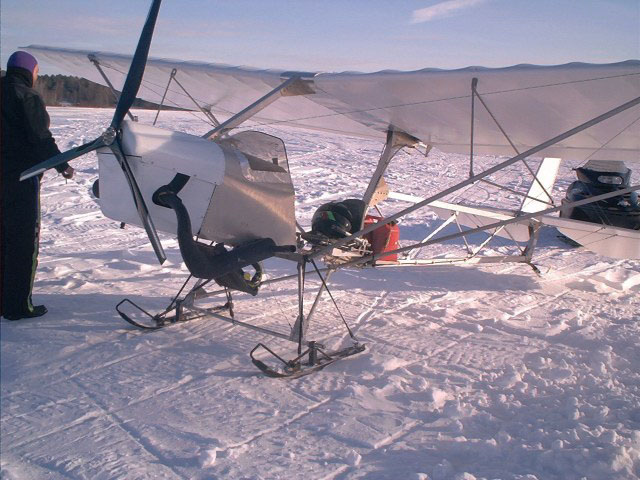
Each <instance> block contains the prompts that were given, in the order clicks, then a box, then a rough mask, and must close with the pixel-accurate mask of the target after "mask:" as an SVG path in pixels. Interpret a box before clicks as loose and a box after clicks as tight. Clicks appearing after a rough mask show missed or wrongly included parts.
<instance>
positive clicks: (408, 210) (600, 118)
mask: <svg viewBox="0 0 640 480" xmlns="http://www.w3.org/2000/svg"><path fill="white" fill-rule="evenodd" d="M638 104H640V97H636V98H634V99H633V100H631V101H629V102H627V103H624V104H622V105H620V106H618V107H616V108H614V109H612V110H609V111H608V112H605V113H603V114H602V115H599V116H597V117H595V118H592V119H591V120H589V121H587V122H585V123H583V124H581V125H578V126H577V127H574V128H572V129H571V130H567V131H566V132H564V133H561V134H560V135H557V136H555V137H553V138H551V139H549V140H547V141H546V142H543V143H541V144H540V145H538V146H535V147H532V148H530V149H529V150H527V151H525V152H522V153H521V154H519V155H516V156H515V157H512V158H510V159H509V160H506V161H504V162H502V163H499V164H498V165H495V166H494V167H491V168H488V169H487V170H485V171H484V172H482V173H479V174H478V175H475V176H473V177H471V178H468V179H467V180H465V181H463V182H460V183H458V184H456V185H454V186H452V187H449V188H446V189H444V190H442V191H441V192H439V193H436V194H435V195H432V196H431V197H429V198H426V199H425V200H423V201H421V202H419V203H417V204H415V205H413V206H411V207H409V208H405V209H404V210H401V211H400V212H398V213H395V214H393V215H391V216H390V217H387V218H384V219H382V220H380V221H379V222H378V223H374V224H371V225H370V226H368V227H366V228H364V229H362V230H360V231H359V232H356V233H354V234H353V235H350V236H348V237H345V238H342V239H340V240H337V241H336V242H334V243H332V244H330V245H327V246H326V247H325V248H322V249H320V250H318V251H317V252H315V253H313V254H311V255H310V257H309V258H310V259H312V258H316V257H319V256H322V255H326V254H327V253H328V252H330V251H331V250H333V249H334V248H335V247H339V246H342V245H344V244H346V243H348V242H350V241H352V240H353V239H354V238H359V237H362V236H363V235H366V234H367V233H369V232H372V231H373V230H375V229H377V228H380V227H381V226H383V225H386V224H388V223H391V222H393V221H395V220H397V219H398V218H400V217H402V216H404V215H406V214H408V213H411V212H413V211H415V210H418V209H420V208H422V207H424V206H426V205H428V204H429V203H431V202H433V201H435V200H439V199H441V198H443V197H446V196H447V195H449V194H451V193H453V192H455V191H457V190H460V189H461V188H463V187H466V186H467V185H470V184H472V183H475V182H477V181H478V180H481V179H483V178H484V177H488V176H489V175H491V174H493V173H495V172H497V171H499V170H502V169H503V168H505V167H508V166H509V165H512V164H514V163H516V162H519V161H520V160H522V159H523V158H526V157H529V156H531V155H533V154H535V153H538V152H539V151H541V150H544V149H545V148H548V147H550V146H552V145H554V144H556V143H558V142H561V141H562V140H564V139H566V138H569V137H571V136H573V135H575V134H576V133H580V132H581V131H583V130H586V129H587V128H589V127H592V126H593V125H596V124H598V123H600V122H603V121H605V120H607V119H608V118H611V117H613V116H615V115H617V114H619V113H621V112H624V111H625V110H628V109H629V108H632V107H635V106H636V105H638ZM630 191H631V190H630ZM618 195H620V193H618ZM614 196H615V195H614ZM607 198H609V197H607ZM587 203H589V202H587ZM560 208H561V207H555V208H553V209H550V210H547V211H545V212H543V213H548V212H555V211H557V210H560ZM535 216H536V215H528V214H527V215H523V216H520V217H518V218H519V219H525V218H533V217H535ZM509 223H513V222H509ZM494 226H500V225H494ZM403 251H404V250H403ZM388 254H389V253H387V254H386V255H388Z"/></svg>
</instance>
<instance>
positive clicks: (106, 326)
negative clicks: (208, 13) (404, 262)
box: [0, 108, 640, 480]
mask: <svg viewBox="0 0 640 480" xmlns="http://www.w3.org/2000/svg"><path fill="white" fill-rule="evenodd" d="M50 113H51V116H52V130H53V132H54V135H55V137H56V138H57V140H58V144H59V146H60V148H61V149H66V148H69V147H71V146H73V145H78V144H80V143H82V142H84V141H87V140H90V139H92V138H95V137H96V136H97V135H98V134H100V133H101V132H102V130H103V129H104V128H105V126H106V125H108V123H109V121H110V118H111V115H112V111H111V110H98V109H75V108H52V109H50ZM137 113H138V114H139V115H140V117H141V121H144V122H151V121H152V120H153V115H154V113H153V112H137ZM160 125H161V126H165V127H171V128H174V129H179V130H183V131H188V132H192V133H202V132H204V131H205V130H206V125H203V124H202V123H201V122H200V121H199V120H197V119H196V118H195V117H194V116H193V115H192V114H190V113H184V112H172V113H163V114H162V115H161V117H160ZM268 131H269V132H270V133H273V132H275V133H276V134H278V135H280V136H282V137H283V138H284V140H285V141H286V143H287V148H288V153H289V157H290V162H291V166H292V174H293V178H294V182H295V185H296V188H297V207H298V211H299V214H300V217H299V219H300V221H301V223H302V224H303V225H308V224H309V222H310V218H311V215H312V214H313V211H314V210H315V208H317V207H318V206H319V205H320V204H322V203H324V202H326V201H329V200H332V199H340V198H348V197H354V196H360V195H361V194H362V192H363V191H364V188H365V186H366V182H367V177H366V174H367V173H368V172H370V171H371V168H372V166H373V165H374V163H375V162H376V161H377V157H378V155H379V152H380V149H381V147H382V145H380V144H378V143H376V142H372V141H363V140H358V139H352V138H338V137H334V136H330V135H324V134H319V133H309V132H303V131H297V130H289V129H278V130H276V129H270V130H268ZM479 161H481V162H490V161H491V159H480V160H479ZM75 166H76V168H77V175H76V177H75V178H74V179H73V180H71V181H69V182H68V183H66V184H65V181H64V179H62V177H60V176H56V175H54V174H53V173H47V174H46V175H45V177H44V181H43V184H42V217H43V228H42V240H41V253H40V264H39V273H38V276H37V279H36V284H35V288H34V292H35V294H34V300H35V302H36V303H44V304H46V305H47V307H48V308H49V313H48V314H47V315H46V316H45V317H43V318H40V319H34V320H25V321H20V322H8V321H6V320H2V322H1V323H0V333H1V348H2V351H1V355H2V357H1V361H2V363H1V374H2V378H1V387H2V389H1V394H2V402H1V442H2V443H1V466H2V472H1V474H0V477H1V478H3V479H5V478H6V479H45V478H74V479H75V478H86V479H106V478H123V479H125V478H126V479H138V478H196V479H205V478H206V479H213V478H219V479H222V478H225V479H226V478H228V479H277V478H282V479H356V478H363V479H364V478H366V479H371V480H374V479H375V480H378V479H416V480H417V479H422V480H424V479H432V480H438V479H442V480H444V479H474V478H476V479H480V478H486V479H496V478H499V479H529V480H531V479H538V480H543V479H563V480H564V479H581V478H587V479H630V478H637V477H638V476H640V372H639V367H640V348H639V344H640V340H639V338H640V322H639V320H640V319H639V317H640V295H639V292H640V262H638V261H624V260H613V259H609V258H605V257H601V256H597V255H595V254H591V253H589V252H587V251H585V250H584V249H581V248H578V249H576V248H568V247H567V246H566V245H565V244H564V243H562V242H561V241H559V240H558V239H557V237H556V232H555V231H554V230H552V229H548V230H544V231H543V233H542V235H541V238H540V242H539V247H538V250H537V252H536V255H535V257H534V263H535V264H536V265H537V266H538V268H539V269H540V271H541V275H537V274H536V273H535V272H534V271H533V270H532V269H531V268H530V267H529V266H527V265H522V264H498V265H489V266H484V267H481V268H478V267H460V266H457V267H456V266H454V267H438V268H431V269H421V268H408V269H401V270H400V269H365V270H348V271H341V272H338V273H336V274H335V275H333V276H332V277H331V285H332V287H333V289H332V291H333V294H334V296H335V297H336V300H337V301H338V302H339V304H340V306H341V310H342V312H343V314H344V316H345V318H346V320H347V322H348V323H349V324H350V325H351V328H352V329H353V330H354V332H355V334H356V335H357V336H358V337H359V339H360V340H361V341H362V342H364V343H366V345H367V350H366V351H365V352H364V353H362V354H360V355H358V356H356V357H353V358H350V359H347V360H344V361H340V362H337V363H334V364H333V365H330V366H329V367H327V368H326V369H324V370H322V371H320V372H317V373H314V374H313V375H310V376H306V377H303V378H300V379H297V380H278V379H271V378H267V377H265V376H264V375H262V374H261V373H260V372H259V371H258V370H257V369H256V368H255V367H254V366H253V365H252V364H251V362H250V359H249V356H248V353H249V351H250V350H251V349H252V348H253V347H254V346H255V345H256V344H257V343H259V342H264V343H266V344H267V345H268V346H269V347H271V348H272V349H274V350H275V351H277V352H278V353H281V354H284V355H286V356H289V357H291V356H293V354H294V353H295V350H294V348H293V347H294V346H293V344H291V343H289V342H286V341H284V340H280V339H275V338H272V337H265V335H263V334H260V333H258V332H256V331H253V330H248V329H244V328H241V327H238V326H232V325H230V324H228V323H225V322H220V321H216V320H196V321H193V322H190V323H187V324H183V325H180V326H173V327H170V328H167V329H164V330H161V331H158V332H154V333H151V334H146V333H142V332H140V331H136V330H134V329H133V327H130V326H129V325H128V324H126V323H124V322H123V321H122V320H121V319H120V318H119V316H118V315H117V313H116V311H115V310H114V307H115V305H116V304H117V303H118V302H119V301H120V300H122V299H123V298H125V297H128V298H131V299H132V300H134V301H136V302H138V303H139V304H140V305H141V306H143V307H144V308H146V309H148V310H152V311H158V310H160V309H162V308H164V307H165V306H166V305H167V304H168V301H169V299H170V298H171V297H172V296H173V295H175V293H176V292H177V289H178V288H179V286H180V285H181V283H182V282H183V281H184V280H185V279H186V278H187V271H186V269H185V268H184V266H182V265H181V261H180V254H179V251H178V247H177V242H176V241H175V239H172V238H170V237H169V236H166V235H163V236H162V238H163V245H164V246H165V249H166V251H167V253H168V261H167V262H166V264H165V265H164V266H162V267H161V266H158V265H157V262H155V257H154V254H153V252H152V250H151V247H150V245H149V244H148V242H147V240H146V236H145V234H144V231H143V230H142V229H138V228H135V227H127V228H125V229H124V230H121V229H120V228H119V225H118V224H117V223H116V222H114V221H112V220H109V219H107V218H105V217H104V216H103V215H102V214H101V212H100V210H99V207H98V206H97V204H96V203H95V202H94V201H93V200H92V198H91V196H90V193H89V191H90V187H91V185H92V183H93V181H94V180H95V179H96V177H97V173H98V172H97V165H96V159H95V155H93V154H91V155H87V156H86V157H83V158H81V159H79V160H78V161H76V163H75ZM572 166H574V165H571V164H570V163H567V164H563V166H562V167H561V171H560V180H559V182H558V184H557V185H556V196H557V197H558V198H559V197H560V196H561V195H562V193H561V192H562V190H563V189H565V188H566V186H567V185H568V183H569V182H570V181H572V179H573V172H572V171H571V167H572ZM467 168H468V167H467V164H466V162H465V159H464V158H463V157H459V156H455V155H444V154H441V153H438V152H432V153H431V155H430V156H429V158H427V159H425V158H424V157H421V156H420V155H419V154H417V153H413V154H401V155H400V156H399V157H398V158H397V161H395V162H394V163H393V165H392V168H391V170H390V175H389V176H388V181H389V183H390V184H391V186H392V187H396V188H398V189H400V190H401V191H402V192H403V193H408V194H414V195H421V196H425V195H426V194H428V193H430V192H431V193H434V192H435V191H436V189H437V188H442V187H444V186H447V185H451V184H453V183H455V182H456V181H459V180H460V179H462V177H463V176H464V175H466V171H467ZM636 170H638V168H637V167H636ZM636 174H637V172H636ZM636 178H637V175H636ZM502 180H503V182H504V183H508V184H509V185H511V186H514V187H517V186H518V185H519V184H520V183H522V177H521V176H520V175H519V174H517V172H516V171H515V170H514V171H511V172H510V173H509V174H508V175H504V176H503V179H502ZM492 195H494V194H493V193H492V192H490V191H489V190H477V189H476V190H475V191H473V192H472V191H470V192H469V193H468V194H467V197H468V198H467V199H469V198H471V199H476V200H480V201H486V200H489V201H490V202H494V204H495V202H497V201H500V202H503V203H509V202H514V201H515V200H514V199H513V198H508V197H506V196H503V197H501V198H492ZM400 207H401V204H399V203H398V204H396V205H391V206H390V207H387V208H388V211H393V209H396V208H400ZM425 222H426V223H427V224H429V225H434V224H437V222H439V220H437V219H436V218H435V216H434V215H433V214H431V213H429V211H428V210H426V211H421V212H420V213H419V214H413V215H410V216H409V217H408V218H405V219H404V221H403V222H402V223H401V238H403V239H405V240H407V239H412V240H420V239H421V238H423V237H424V236H425V232H426V229H425V227H424V223H425ZM434 222H435V223H434ZM456 243H457V244H460V242H450V244H448V245H445V246H440V247H436V249H435V251H436V253H440V254H441V253H446V252H447V250H448V249H450V248H454V247H456V248H457V245H454V244H456ZM494 248H495V250H496V251H498V252H499V251H501V249H502V248H503V246H501V244H500V242H498V243H497V246H495V247H494ZM266 268H267V271H268V273H269V274H270V275H271V276H274V275H277V274H283V273H287V272H290V273H294V271H293V269H292V266H291V265H289V264H287V263H285V262H283V261H273V260H271V261H267V262H266ZM317 287H318V282H317V281H314V280H313V278H312V277H310V279H309V286H308V290H309V291H310V293H309V299H311V298H312V297H311V295H312V293H313V292H312V291H313V290H314V289H317ZM308 301H309V300H308ZM295 308H296V289H295V283H293V282H292V283H286V282H285V283H279V284H273V285H268V286H265V287H264V288H263V289H262V291H261V294H260V295H258V296H257V297H255V298H246V297H244V296H240V295H238V296H237V299H236V315H237V318H238V319H240V320H245V321H251V322H254V323H255V324H257V325H262V326H270V327H273V328H280V329H281V330H282V331H286V330H287V329H288V323H293V321H294V319H295ZM309 337H310V338H311V339H314V338H315V339H318V340H327V343H328V345H329V346H330V347H334V346H337V345H340V344H345V342H346V341H347V340H348V336H347V335H346V332H345V330H344V327H343V326H342V321H341V320H340V318H339V317H338V316H337V314H336V312H335V310H334V307H333V305H332V303H331V301H330V299H329V298H328V297H326V296H325V297H324V300H323V301H322V303H321V305H320V308H319V312H318V314H317V316H316V317H315V321H314V323H313V324H312V325H311V327H310V331H309ZM346 344H348V342H347V343H346Z"/></svg>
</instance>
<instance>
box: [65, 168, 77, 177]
mask: <svg viewBox="0 0 640 480" xmlns="http://www.w3.org/2000/svg"><path fill="white" fill-rule="evenodd" d="M74 172H75V170H74V169H73V167H67V168H66V169H65V171H64V172H62V176H63V177H64V178H66V179H69V178H73V174H74Z"/></svg>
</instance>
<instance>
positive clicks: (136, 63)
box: [111, 0, 161, 130]
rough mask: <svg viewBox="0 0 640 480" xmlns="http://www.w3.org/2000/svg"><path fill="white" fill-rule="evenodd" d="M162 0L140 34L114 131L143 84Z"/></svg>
mask: <svg viewBox="0 0 640 480" xmlns="http://www.w3.org/2000/svg"><path fill="white" fill-rule="evenodd" d="M160 2H161V0H154V1H153V3H152V4H151V8H150V9H149V15H148V16H147V20H146V22H145V24H144V27H143V28H142V33H141V34H140V40H138V46H137V47H136V52H135V53H134V55H133V59H132V60H131V66H130V67H129V73H128V74H127V78H126V80H125V82H124V87H122V94H121V95H120V99H119V100H118V105H117V106H116V111H115V113H114V114H113V120H112V121H111V127H113V128H114V129H116V130H117V129H118V128H120V123H122V120H123V119H124V116H125V115H126V114H127V112H128V111H129V109H130V108H131V105H133V102H134V100H135V99H136V95H137V94H138V90H139V89H140V84H141V83H142V76H143V74H144V68H145V66H146V64H147V57H148V56H149V47H150V46H151V38H152V37H153V30H154V28H155V25H156V19H157V18H158V11H159V10H160Z"/></svg>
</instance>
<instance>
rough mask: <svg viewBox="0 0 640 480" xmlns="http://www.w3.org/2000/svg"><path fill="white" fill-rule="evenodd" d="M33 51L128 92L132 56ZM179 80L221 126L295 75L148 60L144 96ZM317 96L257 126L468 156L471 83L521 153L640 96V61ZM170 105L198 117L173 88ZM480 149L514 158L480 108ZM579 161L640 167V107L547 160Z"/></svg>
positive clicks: (338, 83)
mask: <svg viewBox="0 0 640 480" xmlns="http://www.w3.org/2000/svg"><path fill="white" fill-rule="evenodd" d="M25 50H27V51H29V52H31V53H33V54H34V55H35V56H37V57H38V58H39V59H40V60H41V61H45V62H46V63H47V64H51V65H55V66H56V67H58V68H59V69H61V70H63V71H66V72H68V73H70V74H73V75H78V76H82V77H84V78H87V79H89V80H92V81H94V82H97V83H100V84H104V80H103V79H102V77H101V76H100V74H99V73H98V71H97V70H96V68H95V67H94V65H93V64H91V62H90V61H89V59H88V57H87V55H89V54H92V55H94V56H95V58H96V59H97V60H98V61H99V62H100V65H101V66H102V68H103V69H104V71H105V73H106V74H107V76H108V77H109V78H110V80H111V81H112V83H113V84H114V86H115V88H117V89H119V88H121V87H122V84H123V81H124V77H125V75H126V72H127V70H128V66H129V63H130V61H131V57H130V56H127V55H117V54H110V53H99V52H89V51H79V50H68V49H58V48H51V47H40V46H31V47H26V48H25ZM174 68H175V69H177V75H176V78H177V79H178V80H179V81H180V83H181V84H182V85H183V86H184V87H185V88H186V89H187V91H188V92H189V93H190V94H191V95H192V96H193V97H194V98H196V99H197V101H198V102H199V103H200V105H201V106H204V107H206V108H210V109H211V111H212V112H213V113H214V114H215V115H216V116H217V117H218V118H219V119H220V120H225V119H226V118H229V117H230V116H232V115H233V114H234V113H236V112H239V111H241V110H242V109H243V108H245V107H246V106H247V105H249V104H251V103H252V102H254V101H255V100H257V99H258V98H260V97H262V96H263V95H265V94H266V93H268V92H269V91H270V90H272V89H273V88H275V87H277V86H278V85H280V84H281V83H282V82H283V81H284V79H286V78H287V77H288V76H290V75H291V73H292V72H283V71H277V70H257V69H250V68H244V67H234V66H228V65H220V64H207V63H198V62H181V61H174V60H163V59H149V60H148V62H147V68H146V70H145V74H144V79H143V85H142V87H141V89H140V92H139V94H138V96H139V97H140V98H143V99H145V100H148V101H151V102H156V103H159V102H160V99H161V98H162V95H163V93H164V91H165V88H166V86H167V82H168V81H169V78H170V74H171V71H172V69H174ZM305 76H307V77H308V78H310V79H312V80H313V89H314V90H315V92H316V93H315V94H312V95H305V96H292V97H283V98H281V99H279V100H278V101H276V102H275V103H273V104H272V105H270V106H269V107H267V108H266V109H264V110H263V111H261V112H260V113H259V115H258V116H256V117H254V118H252V121H251V122H247V126H248V125H250V124H251V125H254V126H255V125H256V124H257V125H261V124H269V125H273V124H275V125H292V126H296V127H302V128H307V129H316V130H321V131H326V132H333V133H338V134H343V135H351V136H364V137H369V138H379V139H384V138H385V134H386V131H387V130H388V129H389V128H390V126H392V127H394V128H396V129H399V130H402V131H404V132H405V133H408V134H410V135H412V136H414V137H416V138H418V139H420V140H421V141H422V142H423V143H426V144H431V145H433V146H435V147H436V148H438V149H440V150H442V151H445V152H451V153H463V154H466V153H468V152H469V131H470V118H471V117H470V113H471V81H472V79H473V78H478V86H477V91H478V92H479V94H480V95H481V96H482V98H483V99H484V101H485V102H486V103H487V105H488V107H489V108H490V109H491V112H492V113H493V115H494V116H495V117H496V118H497V120H498V121H499V122H500V124H501V125H502V127H503V129H504V130H505V131H506V132H507V134H508V135H509V137H510V139H511V141H512V142H513V143H514V144H515V145H516V147H517V148H518V150H519V151H521V152H522V151H525V150H527V149H529V148H532V147H534V146H536V145H539V144H541V143H542V142H544V141H546V140H548V139H550V138H552V137H554V136H556V135H558V134H560V133H562V132H564V131H567V130H569V129H571V128H573V127H575V126H577V125H579V124H581V123H583V122H586V121H588V120H590V119H592V118H594V117H597V116H598V115H601V114H603V113H605V112H607V111H608V110H611V109H613V108H615V107H618V106H619V105H622V104H624V103H626V102H628V101H630V100H633V99H634V98H636V97H639V96H640V61H638V60H629V61H626V62H620V63H612V64H602V65H598V64H586V63H570V64H566V65H557V66H535V65H516V66H513V67H507V68H482V67H469V68H464V69H459V70H438V69H425V70H419V71H414V72H396V71H382V72H376V73H352V72H345V73H317V74H313V73H312V74H305ZM165 104H168V105H174V106H179V107H182V108H187V109H191V110H196V106H195V105H194V104H193V102H192V100H191V99H189V97H188V96H187V95H186V94H185V93H184V92H183V91H182V90H181V89H180V88H179V87H178V86H177V85H176V84H175V83H172V84H171V87H170V89H169V91H168V93H167V98H166V100H165ZM475 112H476V117H475V134H474V137H475V142H474V151H475V152H477V153H479V154H493V155H513V154H514V153H515V152H514V151H513V149H512V147H511V146H510V144H509V142H508V140H507V139H506V138H505V137H504V136H503V135H502V133H501V132H500V129H499V128H498V127H497V126H496V125H495V123H494V121H493V120H492V119H491V118H490V116H489V114H488V113H487V111H486V110H485V109H484V108H483V107H482V106H481V105H480V104H479V102H476V108H475ZM539 155H540V156H554V157H561V158H570V159H574V160H586V159H588V158H598V159H604V160H625V161H629V162H640V107H639V106H635V107H633V108H630V109H629V110H627V111H625V112H622V113H620V114H618V115H616V116H615V117H613V118H611V119H608V120H606V121H604V122H602V123H600V124H598V125H595V126H593V127H591V128H589V129H587V130H585V131H583V132H581V133H579V134H576V135H574V136H572V137H570V138H568V139H565V140H564V141H563V142H561V143H560V144H558V145H555V146H552V147H549V148H547V149H545V150H543V151H542V152H540V153H539Z"/></svg>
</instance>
